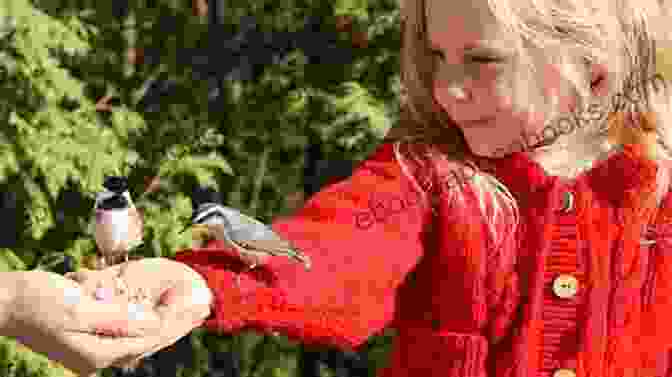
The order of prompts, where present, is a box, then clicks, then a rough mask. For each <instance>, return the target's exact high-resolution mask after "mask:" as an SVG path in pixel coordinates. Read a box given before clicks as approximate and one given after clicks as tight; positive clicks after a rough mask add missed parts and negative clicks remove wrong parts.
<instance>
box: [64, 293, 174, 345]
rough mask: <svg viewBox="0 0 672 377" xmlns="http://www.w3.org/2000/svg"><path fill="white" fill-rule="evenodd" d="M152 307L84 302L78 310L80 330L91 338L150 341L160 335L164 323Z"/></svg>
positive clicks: (76, 318)
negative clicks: (89, 334) (93, 335)
mask: <svg viewBox="0 0 672 377" xmlns="http://www.w3.org/2000/svg"><path fill="white" fill-rule="evenodd" d="M152 309H153V308H152V307H151V305H141V304H136V303H129V302H102V301H95V300H92V299H91V300H86V301H83V302H82V303H81V304H80V305H77V307H76V308H75V309H74V312H73V319H74V320H73V321H71V323H73V324H74V325H75V326H76V329H71V331H83V332H88V333H91V334H106V335H110V336H124V337H146V336H151V335H157V334H160V333H161V331H162V330H163V319H162V318H161V316H159V315H158V314H157V313H155V312H154V311H153V310H152Z"/></svg>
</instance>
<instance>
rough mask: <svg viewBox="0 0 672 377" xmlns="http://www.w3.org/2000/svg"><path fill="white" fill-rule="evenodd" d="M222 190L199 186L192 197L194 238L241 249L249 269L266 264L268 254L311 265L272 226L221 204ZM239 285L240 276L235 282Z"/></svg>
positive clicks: (307, 259)
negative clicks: (220, 242)
mask: <svg viewBox="0 0 672 377" xmlns="http://www.w3.org/2000/svg"><path fill="white" fill-rule="evenodd" d="M220 203H221V198H220V196H219V193H217V192H216V191H214V190H212V189H210V188H199V189H197V190H196V192H194V195H193V196H192V207H193V208H194V211H193V215H192V217H191V225H190V226H187V228H185V230H186V229H189V228H191V230H192V235H193V237H194V240H195V241H201V242H202V241H204V240H207V239H213V238H214V239H217V240H221V241H224V242H225V243H226V244H227V245H229V246H231V247H233V248H234V249H235V250H236V251H238V254H239V257H240V258H241V259H242V260H243V261H244V262H245V263H247V264H248V265H249V269H248V271H250V270H252V269H254V268H255V267H258V266H260V265H263V264H264V263H266V261H267V260H268V257H269V256H274V255H283V256H286V257H288V258H291V259H294V260H296V261H298V262H300V263H302V264H303V265H304V268H305V269H306V271H309V270H310V268H311V260H310V258H309V257H308V256H307V255H304V254H303V253H301V252H300V251H298V250H297V249H296V248H295V247H294V246H292V244H291V243H290V242H289V241H286V240H284V239H282V238H281V237H280V236H279V235H277V234H276V233H275V232H274V231H273V230H272V229H271V228H270V227H268V226H266V225H264V224H263V223H261V222H260V221H257V220H255V219H253V218H251V217H249V216H246V215H244V214H242V213H241V212H239V211H237V210H235V209H233V208H230V207H225V206H223V205H221V204H220ZM236 283H237V284H238V286H240V275H238V279H237V281H236Z"/></svg>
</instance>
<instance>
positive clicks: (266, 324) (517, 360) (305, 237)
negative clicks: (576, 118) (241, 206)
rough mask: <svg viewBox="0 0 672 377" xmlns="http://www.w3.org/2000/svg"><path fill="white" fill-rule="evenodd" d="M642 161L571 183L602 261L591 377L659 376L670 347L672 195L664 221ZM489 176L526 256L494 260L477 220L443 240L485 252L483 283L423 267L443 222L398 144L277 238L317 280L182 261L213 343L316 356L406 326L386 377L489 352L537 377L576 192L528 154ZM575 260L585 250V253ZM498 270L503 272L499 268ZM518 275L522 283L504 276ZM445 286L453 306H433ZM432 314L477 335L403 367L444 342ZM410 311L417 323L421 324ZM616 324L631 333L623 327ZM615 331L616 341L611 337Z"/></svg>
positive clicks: (441, 300)
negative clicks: (292, 343)
mask: <svg viewBox="0 0 672 377" xmlns="http://www.w3.org/2000/svg"><path fill="white" fill-rule="evenodd" d="M642 156H643V154H642V150H641V148H640V147H638V146H636V145H626V146H624V149H623V152H622V153H618V154H616V155H613V156H612V157H610V158H609V159H608V160H607V161H606V162H604V163H602V164H599V165H598V166H596V167H595V168H593V169H591V170H590V171H589V172H587V173H586V174H584V175H583V176H581V177H580V178H579V179H577V180H576V181H575V182H574V183H573V189H574V190H575V193H576V199H577V202H576V211H577V216H576V218H577V219H580V220H577V224H576V231H577V232H578V234H579V237H580V238H581V239H583V240H585V242H586V245H587V247H588V248H589V249H590V253H589V256H590V258H589V259H590V261H589V263H588V265H589V266H590V267H589V271H588V273H587V274H586V282H585V283H586V287H587V288H586V289H587V291H588V293H587V297H588V300H587V302H588V303H589V304H588V305H587V306H586V308H585V313H584V314H585V315H584V317H585V318H583V320H582V321H581V323H580V324H581V325H582V326H581V330H580V331H581V332H582V333H581V339H584V342H583V343H582V344H581V345H579V344H577V345H576V350H575V351H576V353H577V365H576V368H577V372H578V375H579V376H591V377H624V376H630V375H636V374H634V373H640V372H644V371H646V370H647V368H654V367H655V366H654V364H655V363H656V361H655V360H654V358H655V356H654V355H659V354H660V352H662V351H664V350H666V349H668V348H670V346H672V341H670V340H672V323H671V321H666V319H667V317H670V318H672V283H671V282H670V279H669V278H668V276H672V275H671V274H670V272H672V247H670V246H672V245H671V244H670V242H669V241H668V238H669V237H672V231H670V230H669V228H670V227H669V224H670V223H671V221H670V220H672V198H671V197H670V196H669V195H668V196H667V197H666V199H665V201H664V203H663V206H662V208H663V210H661V211H657V210H656V206H655V205H652V200H653V202H655V197H654V195H653V193H654V192H655V185H656V173H657V166H656V164H655V163H654V162H652V161H650V160H647V159H646V158H644V157H642ZM490 169H491V171H492V173H493V174H494V175H495V176H496V177H497V178H499V179H500V181H502V182H503V183H504V184H505V185H506V186H507V188H509V190H510V191H511V192H512V193H513V195H514V196H515V197H516V200H517V201H518V204H519V206H520V209H521V218H522V220H523V221H522V224H521V227H520V228H519V231H518V232H517V234H516V237H515V243H514V244H513V246H507V247H515V250H514V251H515V252H514V253H509V252H510V250H499V251H496V252H497V253H499V254H498V255H492V253H491V251H487V250H485V249H484V248H483V243H482V240H481V239H480V237H479V236H477V235H480V234H482V233H481V232H482V228H481V226H480V225H479V224H480V223H479V222H478V221H474V222H473V224H464V223H461V224H455V223H453V224H450V222H447V224H450V225H449V227H448V228H439V229H438V232H439V233H444V234H453V235H457V236H459V237H458V238H460V239H461V242H462V243H461V244H458V243H455V244H454V245H453V247H448V246H450V245H447V244H446V245H447V246H446V245H444V246H443V250H452V252H455V251H459V250H462V249H465V250H467V249H468V250H471V251H473V253H472V255H470V256H469V258H470V260H469V262H468V264H470V265H474V266H481V265H487V266H488V267H487V268H486V269H485V273H484V274H483V273H477V274H476V275H471V276H472V278H473V281H471V278H469V275H465V274H461V273H459V271H458V270H457V269H456V268H455V267H454V266H452V267H451V264H450V263H443V264H441V263H436V264H433V265H431V266H427V264H428V263H424V265H423V259H424V260H426V259H428V258H427V255H426V254H427V253H431V251H429V250H425V245H428V243H427V242H426V241H425V240H426V238H427V232H426V231H425V229H427V228H431V226H430V225H431V224H432V223H433V222H434V221H435V219H436V218H435V217H432V216H431V211H428V209H427V208H426V207H425V206H423V205H421V201H420V199H419V196H418V195H417V192H415V191H414V188H413V186H412V185H411V184H410V183H408V182H407V180H405V179H404V178H403V177H402V176H403V174H402V173H401V170H400V169H399V167H398V164H397V162H396V161H395V158H394V153H393V146H392V145H391V144H384V145H382V146H381V147H380V148H379V149H378V150H377V151H376V153H374V155H373V156H372V157H370V158H369V159H368V160H367V161H365V162H364V163H363V164H362V165H361V166H360V167H359V168H358V169H357V170H356V171H355V173H354V174H353V176H352V177H351V178H350V179H348V180H345V181H342V182H339V183H337V184H334V185H331V186H329V187H328V188H326V189H324V190H323V191H321V192H320V193H318V194H317V195H316V196H314V197H313V198H311V200H310V201H309V202H308V203H307V205H306V207H304V208H303V209H302V210H300V211H298V212H297V213H296V214H295V215H294V216H292V217H290V218H285V219H281V220H279V221H276V222H275V223H274V224H273V228H274V230H275V231H277V232H278V233H279V234H281V235H282V236H283V237H286V238H287V239H289V240H291V241H292V242H293V243H294V244H295V245H296V246H297V247H299V248H300V249H302V250H303V251H305V252H306V253H307V254H309V255H310V256H311V257H312V258H313V261H314V265H315V267H314V269H313V271H312V272H304V271H302V270H301V268H300V266H296V265H294V264H292V263H290V262H287V261H286V260H285V259H284V258H271V263H270V264H269V265H268V266H267V267H266V268H262V269H257V270H253V271H252V272H247V273H244V274H243V276H242V279H241V281H242V287H241V289H238V288H237V287H236V286H235V285H234V284H233V280H234V275H235V274H238V273H241V272H242V271H243V269H244V266H243V265H242V263H240V262H239V261H237V260H236V259H235V257H232V255H233V253H232V251H231V250H230V249H228V248H227V247H225V246H224V245H223V244H222V243H219V242H211V243H210V244H208V245H206V247H205V248H203V249H192V250H186V251H183V252H181V253H179V254H177V255H176V256H175V260H177V261H180V262H183V263H186V264H187V265H189V266H190V267H192V268H193V269H194V270H196V271H198V272H200V273H201V274H202V275H203V276H204V278H205V279H206V281H207V283H208V285H209V286H210V288H211V289H212V290H213V292H214V294H215V303H214V304H213V315H212V316H211V318H209V319H208V321H206V323H205V324H204V325H205V326H206V327H207V328H210V329H213V330H217V331H223V332H233V331H238V330H240V329H242V328H254V329H257V330H260V331H265V332H269V331H281V332H282V333H283V334H285V335H288V336H290V337H291V338H295V339H298V340H301V341H303V342H306V343H329V344H335V345H338V346H340V347H343V348H352V347H355V346H357V345H359V344H361V343H362V342H364V341H365V340H366V338H368V337H369V336H370V335H372V334H374V333H375V332H377V331H378V330H380V329H382V328H383V327H385V326H388V325H390V324H393V325H394V326H395V327H397V328H398V329H400V333H406V334H411V335H410V336H409V335H406V336H400V337H398V340H397V344H396V346H395V347H396V349H397V351H395V353H394V354H393V356H392V360H391V366H390V368H388V369H386V370H385V371H383V375H385V376H388V375H389V376H407V375H408V376H411V375H417V374H413V373H412V371H411V370H412V368H416V369H414V370H415V371H421V370H422V371H429V373H427V374H425V375H434V374H433V373H431V371H433V372H434V373H437V374H436V375H437V376H439V375H441V376H455V377H458V376H459V377H469V376H475V375H479V376H480V373H481V372H483V371H484V370H486V366H485V363H486V356H487V354H488V349H487V347H488V346H487V344H488V342H489V343H490V344H491V346H494V347H491V348H492V349H491V350H490V358H489V359H490V360H491V361H492V362H494V364H496V365H494V366H492V365H490V366H488V367H487V369H488V370H490V371H492V372H493V373H495V374H493V375H497V376H514V375H515V376H521V377H522V376H533V375H534V376H536V375H537V374H536V371H537V370H538V368H539V366H540V365H542V360H540V358H541V357H542V355H541V352H540V350H541V347H542V345H541V342H542V340H543V331H542V330H543V329H542V324H543V321H542V314H543V310H544V304H543V297H542V296H543V287H544V285H545V283H544V269H545V266H546V262H547V261H546V260H545V259H544V256H545V254H544V252H542V251H543V250H546V249H548V245H549V241H550V240H551V239H552V238H553V237H554V231H555V230H556V228H557V224H556V221H555V217H554V214H553V213H554V208H555V207H556V205H555V203H558V202H559V201H560V194H561V188H562V187H565V188H566V187H567V186H566V185H564V186H563V184H561V183H560V180H559V179H558V178H557V177H551V176H548V175H547V174H545V173H544V171H543V169H542V168H541V167H540V166H539V165H538V164H536V163H534V162H533V161H531V160H530V159H529V158H528V157H527V156H526V155H524V154H515V155H513V156H511V157H509V158H505V159H501V160H498V161H496V162H493V163H492V165H491V166H490ZM472 204H473V207H474V208H476V204H475V203H472ZM443 207H445V208H449V206H443ZM443 207H441V208H443ZM440 216H441V214H440ZM443 216H444V217H445V216H448V217H450V214H443ZM474 216H477V215H476V212H475V210H474ZM651 224H653V226H649V227H647V225H651ZM450 227H453V228H454V229H458V231H455V230H454V229H452V230H451V229H449V228H450ZM460 232H462V233H460ZM471 232H473V233H471ZM647 232H648V233H651V232H653V236H654V238H655V239H656V240H657V245H656V246H655V247H654V248H652V249H646V248H641V247H640V244H639V241H640V239H642V238H644V237H645V236H648V237H649V238H650V237H651V234H648V233H647ZM645 233H646V234H645ZM446 242H449V241H446ZM568 247H569V249H574V251H575V250H576V249H575V248H576V245H574V246H571V245H570V246H568ZM479 250H480V251H479ZM570 251H571V250H570ZM614 253H617V254H618V256H617V257H618V260H619V263H618V265H617V267H618V268H616V270H617V271H612V268H613V266H614V265H615V264H614V258H616V257H615V256H614V255H613V254H614ZM509 254H511V255H514V257H513V258H515V264H514V263H511V262H512V261H511V260H509V261H504V259H507V258H500V256H501V255H509ZM423 256H424V257H425V258H423ZM451 257H453V256H451ZM493 258H494V259H497V258H499V259H498V260H502V263H503V264H501V265H500V264H499V263H486V262H490V260H492V259H493ZM462 259H464V258H462ZM508 259H510V258H508ZM449 260H450V259H449ZM452 260H458V259H454V258H453V259H452ZM504 265H506V266H511V268H513V270H512V271H506V269H504V268H502V266H504ZM451 269H452V270H455V271H452V270H451ZM442 271H443V273H442ZM446 271H452V273H446ZM418 276H419V277H418ZM491 276H496V278H494V279H493V278H491ZM516 277H518V278H519V279H520V283H517V282H516V281H517V279H516ZM423 278H424V283H423V282H422V281H423ZM468 278H469V279H468ZM451 279H452V280H451ZM467 280H469V281H467ZM467 283H469V284H467ZM445 284H448V286H447V287H449V288H450V287H451V285H452V287H453V288H455V287H472V288H474V289H468V291H469V295H472V296H474V297H467V296H466V295H465V294H464V293H463V292H461V291H459V290H458V291H456V290H455V289H439V288H436V287H437V286H439V285H442V286H444V287H445ZM478 287H480V288H478ZM433 289H437V291H438V292H440V294H439V295H433V291H432V290H433ZM640 292H645V293H646V294H645V295H641V294H640ZM397 296H399V297H397ZM481 296H482V297H481ZM486 296H487V297H486ZM404 297H405V298H404ZM428 299H429V301H428ZM401 303H403V304H401ZM469 303H485V304H478V305H475V306H474V305H468V304H469ZM398 305H405V308H406V309H404V308H401V307H398ZM443 307H445V309H442V308H443ZM463 308H467V309H463ZM425 309H427V310H426V311H425ZM463 310H466V311H465V312H462V311H463ZM432 311H434V312H438V313H439V314H438V318H439V319H446V318H447V317H451V318H458V317H460V315H461V313H462V314H464V313H467V314H468V315H465V316H464V317H465V318H467V317H469V316H471V317H473V318H475V319H474V321H475V322H473V324H474V325H473V326H472V324H469V323H467V322H459V321H453V322H452V325H447V326H448V328H449V329H450V331H451V332H450V334H458V335H459V334H474V335H464V336H457V335H456V336H455V337H452V338H450V337H448V338H445V339H444V342H447V341H448V339H453V340H450V342H457V343H453V345H452V346H450V347H452V348H450V347H449V348H444V350H445V349H455V352H452V353H451V352H449V353H444V354H442V355H441V357H439V358H433V359H431V360H430V359H427V357H429V356H431V355H432V353H431V352H426V351H425V350H422V349H415V350H413V349H410V348H406V350H408V353H412V355H415V356H412V355H404V354H403V352H402V351H399V349H401V348H403V347H401V346H400V345H401V344H404V343H409V344H410V343H414V342H415V341H414V340H413V339H414V338H413V336H416V335H417V336H422V335H421V334H423V333H422V332H421V331H419V330H418V331H415V332H413V331H412V330H409V329H412V328H420V327H423V326H424V327H425V328H428V329H431V328H432V323H433V322H432V321H434V320H435V319H436V318H437V317H436V316H433V315H432V313H431V312H432ZM401 312H406V313H416V314H415V317H414V318H412V319H408V318H404V315H401V314H400V313H401ZM423 313H425V314H428V315H423ZM409 315H410V316H411V317H412V316H413V315H411V314H409ZM444 317H445V318H444ZM425 318H428V320H426V321H425ZM423 321H424V322H423ZM605 321H610V322H609V324H613V323H616V322H617V326H612V325H608V324H607V322H605ZM614 321H616V322H614ZM484 322H489V325H488V328H490V329H491V331H490V332H489V333H487V334H486V333H484V332H483V331H484V330H483V329H484V328H485V327H484V325H483V324H482V323H484ZM445 323H451V322H450V321H448V322H445ZM450 326H453V327H450ZM608 326H611V327H610V329H611V330H610V332H609V335H610V336H609V337H607V334H606V333H605V328H607V327H608ZM614 329H617V331H616V330H614ZM406 330H408V331H406ZM414 334H415V335H414ZM446 334H448V333H446ZM427 339H429V338H427ZM469 339H473V341H472V340H469ZM480 339H483V342H482V341H481V340H480ZM486 339H487V340H486ZM502 339H504V340H502ZM465 342H466V343H465ZM470 342H472V343H470ZM473 342H476V343H473ZM498 342H499V343H498ZM414 344H415V343H414ZM420 344H423V343H420ZM468 344H472V345H471V346H468ZM460 347H461V348H460ZM465 347H467V348H469V347H471V348H470V349H467V350H465V349H466V348H465ZM483 347H486V348H485V349H483ZM415 348H418V347H415ZM421 348H422V347H421ZM458 350H459V351H460V352H457V351H458ZM572 351H574V350H572ZM457 354H459V355H462V356H460V357H459V358H458V357H457V356H456V355H457ZM402 358H403V359H405V360H410V361H408V362H409V363H411V364H412V363H413V362H415V366H414V367H411V364H408V365H406V364H404V366H405V368H396V369H395V365H396V366H399V365H401V364H399V363H400V362H401V361H400V360H401V359H402ZM412 359H415V361H412ZM421 364H429V365H421ZM423 368H424V369H423ZM400 369H404V370H400Z"/></svg>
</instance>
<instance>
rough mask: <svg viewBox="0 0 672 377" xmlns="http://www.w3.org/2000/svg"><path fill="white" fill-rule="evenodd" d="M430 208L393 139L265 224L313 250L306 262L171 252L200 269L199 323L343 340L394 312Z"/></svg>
mask: <svg viewBox="0 0 672 377" xmlns="http://www.w3.org/2000/svg"><path fill="white" fill-rule="evenodd" d="M428 214H429V209H428V208H427V206H425V205H424V204H423V202H422V201H421V196H420V193H419V192H418V191H417V190H415V189H414V187H413V186H412V183H411V182H410V180H409V179H408V178H407V177H406V176H404V175H403V173H402V170H401V167H400V166H399V164H398V163H397V161H396V159H395V157H394V150H393V145H391V144H385V145H383V146H382V147H380V148H379V149H378V150H377V151H376V153H374V155H373V156H371V157H370V158H369V159H368V160H366V161H365V162H363V163H362V165H361V166H359V167H358V168H357V169H356V170H355V172H354V174H353V176H352V177H350V178H349V179H346V180H344V181H342V182H340V183H336V184H334V185H331V186H328V187H327V188H326V189H324V190H322V191H321V192H319V193H318V194H316V195H315V196H313V197H312V198H311V199H310V200H309V201H308V202H307V204H306V206H305V207H304V208H303V209H301V210H300V211H298V212H297V213H296V214H294V215H293V216H291V217H288V218H283V219H280V220H278V221H275V222H274V223H273V224H272V228H273V230H274V231H275V232H276V233H277V234H279V235H280V236H282V237H283V238H285V239H287V240H289V241H290V242H291V243H292V244H293V245H294V246H296V247H297V248H298V249H299V250H301V251H303V252H304V253H305V254H307V255H308V256H309V257H310V258H311V260H312V269H311V270H310V271H306V270H304V268H303V266H301V265H300V264H296V263H292V262H291V261H289V260H287V259H286V258H272V259H271V260H270V262H269V265H268V267H267V268H257V269H254V270H252V271H251V272H246V271H245V270H246V269H245V267H246V265H245V264H243V263H240V262H239V261H238V259H237V258H235V256H234V257H232V254H234V252H233V250H231V249H229V248H227V247H226V246H225V245H223V244H222V243H219V242H211V243H209V244H208V245H206V247H205V248H202V249H194V250H187V251H183V252H180V253H178V254H177V255H176V256H175V257H174V259H175V260H176V261H179V262H182V263H185V264H187V265H188V266H189V267H191V268H193V269H194V270H196V271H198V272H200V273H201V274H202V275H203V276H204V278H205V279H206V281H207V283H208V286H209V287H210V288H211V290H212V291H213V294H214V296H215V300H214V304H213V305H214V306H213V314H212V316H211V317H210V318H209V319H208V320H207V321H206V322H205V326H206V327H209V328H211V329H216V330H219V331H222V332H232V331H237V330H239V329H242V328H254V329H258V330H261V331H267V332H271V331H278V332H280V333H283V334H285V335H288V336H289V337H292V338H295V339H297V340H300V341H302V342H304V343H322V344H333V345H336V346H340V347H345V348H350V347H355V346H357V345H359V344H361V343H363V342H364V341H365V340H366V339H367V338H368V337H369V336H371V335H372V334H374V333H375V332H377V331H379V330H381V329H382V328H384V327H385V326H386V325H388V324H389V323H390V321H391V320H392V317H393V313H394V311H395V302H396V299H397V297H396V293H397V288H398V287H399V286H400V285H401V284H402V282H403V281H404V279H405V277H406V275H407V274H408V273H409V272H410V271H411V270H412V269H413V267H414V266H415V265H416V264H417V262H418V260H419V259H420V257H421V256H422V255H423V252H424V247H423V242H422V236H423V231H424V230H425V229H426V225H427V223H428V221H430V218H429V216H428ZM238 274H241V276H240V283H241V285H240V288H238V287H237V286H236V278H237V277H238Z"/></svg>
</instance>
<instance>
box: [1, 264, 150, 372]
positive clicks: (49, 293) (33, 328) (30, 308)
mask: <svg viewBox="0 0 672 377" xmlns="http://www.w3.org/2000/svg"><path fill="white" fill-rule="evenodd" d="M2 275H4V276H3V277H2V279H3V283H7V285H8V286H10V287H11V290H12V292H11V299H10V300H9V301H8V302H7V303H8V311H7V312H8V313H9V315H8V317H9V319H8V321H7V323H6V326H4V328H3V333H2V335H3V336H8V337H12V338H15V339H16V340H18V341H19V342H21V343H23V344H24V345H26V346H27V347H28V348H30V349H32V350H33V351H35V352H39V353H42V354H44V355H45V356H47V357H48V358H50V359H51V360H54V361H58V362H60V363H61V364H63V365H64V366H65V367H66V368H68V369H71V370H72V371H74V372H76V373H78V374H79V375H82V376H88V375H90V374H92V373H94V372H95V371H96V370H98V369H101V368H106V367H108V366H110V365H112V364H113V363H114V362H116V361H119V360H128V359H132V358H134V357H136V356H137V355H139V354H142V353H143V352H147V350H150V349H154V348H155V347H157V346H158V345H159V344H160V342H161V340H162V338H161V336H160V335H159V332H160V331H161V330H162V325H163V324H162V321H161V317H160V316H159V315H158V314H156V313H154V312H153V311H152V309H153V308H151V307H148V306H145V307H142V306H131V307H129V305H128V304H129V302H128V301H121V300H119V301H116V302H112V301H110V302H100V301H96V300H95V299H93V298H92V297H90V296H87V295H85V294H84V291H83V289H82V287H81V286H80V285H79V284H78V283H76V282H74V281H72V280H69V279H66V278H64V277H63V276H61V275H58V274H54V273H51V272H45V271H39V270H34V271H19V272H8V273H3V274H2ZM129 309H130V311H129ZM138 309H142V310H141V311H139V310H138ZM140 314H142V315H140ZM103 329H104V330H108V331H111V330H114V329H123V330H124V331H123V334H121V333H118V334H116V335H126V336H124V337H107V336H100V335H96V332H99V330H103Z"/></svg>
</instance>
